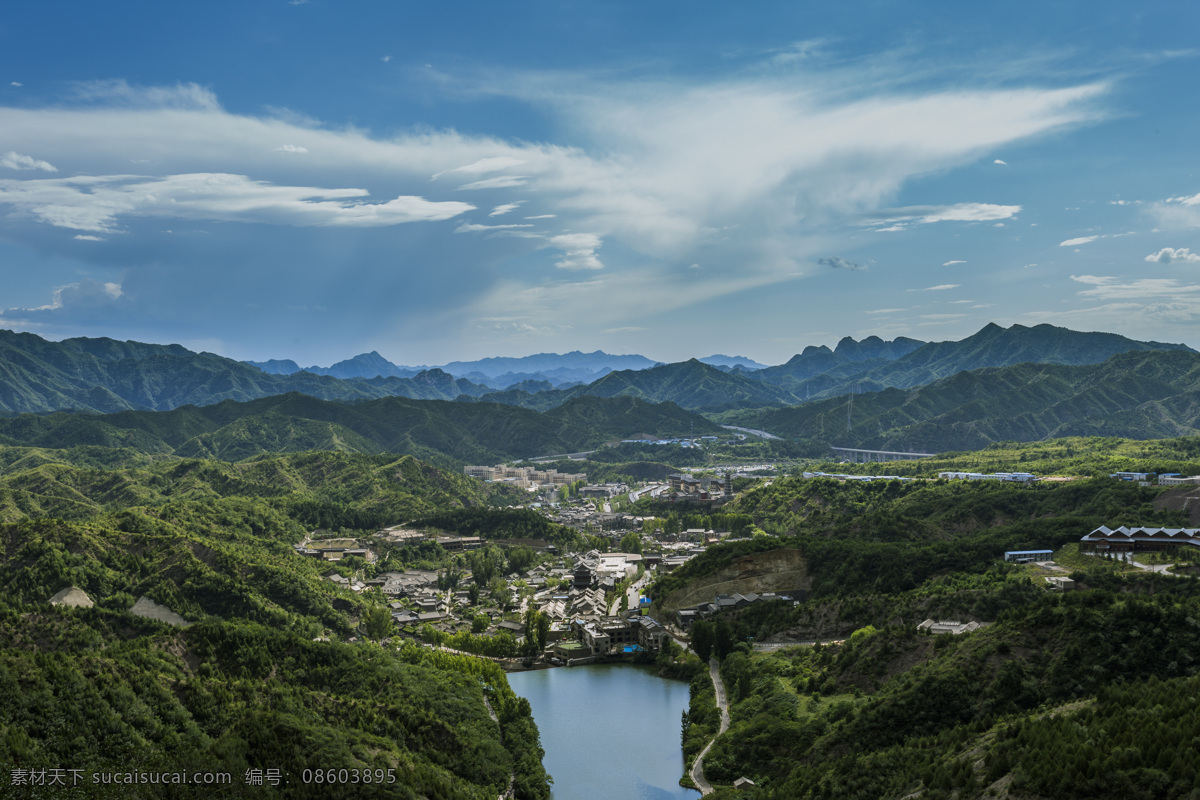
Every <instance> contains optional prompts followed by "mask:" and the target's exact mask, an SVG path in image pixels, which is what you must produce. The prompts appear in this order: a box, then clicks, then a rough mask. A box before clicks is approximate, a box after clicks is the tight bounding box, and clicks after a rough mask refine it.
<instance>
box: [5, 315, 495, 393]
mask: <svg viewBox="0 0 1200 800" xmlns="http://www.w3.org/2000/svg"><path fill="white" fill-rule="evenodd" d="M487 391H490V390H489V389H488V387H485V386H479V385H477V384H473V383H471V382H470V381H466V380H462V379H456V378H454V377H452V376H451V375H449V374H447V373H445V372H442V371H441V370H430V371H426V372H422V373H419V374H417V375H414V376H412V377H404V378H401V377H387V378H374V379H370V380H364V379H354V380H339V379H338V378H334V377H329V376H324V375H313V374H312V373H308V372H299V373H296V374H294V375H276V374H270V373H267V372H263V371H262V370H259V369H258V368H256V367H254V366H251V365H250V364H246V363H244V362H241V361H234V360H233V359H229V358H224V357H222V356H218V355H214V354H213V353H193V352H192V351H190V350H188V349H186V348H184V347H181V346H179V345H153V344H143V343H141V342H118V341H115V340H113V339H65V340H63V341H61V342H50V341H47V340H45V339H42V338H41V337H39V336H36V335H34V334H32V333H13V332H12V331H5V330H0V414H20V413H26V412H32V413H45V412H48V411H58V410H79V411H92V412H100V413H111V412H116V411H125V410H132V409H141V410H156V411H162V410H168V409H172V408H178V407H180V406H184V405H189V404H194V405H209V404H212V403H219V402H221V401H222V400H240V401H245V400H252V399H254V398H258V397H268V396H272V395H279V394H286V393H287V392H303V393H304V394H307V395H311V396H313V397H320V398H324V399H326V400H366V399H373V398H379V397H393V396H397V397H410V398H420V399H437V400H453V399H454V398H456V397H458V396H460V395H464V394H465V395H479V394H483V393H484V392H487Z"/></svg>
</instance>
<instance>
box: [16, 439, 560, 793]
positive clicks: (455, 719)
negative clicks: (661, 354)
mask: <svg viewBox="0 0 1200 800" xmlns="http://www.w3.org/2000/svg"><path fill="white" fill-rule="evenodd" d="M0 464H3V466H2V467H0V498H2V500H0V509H2V514H3V517H4V519H5V520H7V521H6V522H4V523H2V524H0V662H2V664H0V692H3V694H4V696H5V697H6V698H8V699H7V701H6V702H5V703H4V704H2V706H0V759H3V760H4V761H5V762H6V764H8V765H10V766H11V767H12V768H13V769H15V770H21V771H24V772H22V773H21V774H22V775H25V774H29V775H33V774H39V772H40V771H44V770H59V769H67V768H70V769H77V770H80V771H82V774H84V775H86V776H96V775H100V774H104V773H119V774H126V773H131V772H133V773H154V772H182V771H186V772H193V771H218V772H223V773H228V774H229V775H231V776H232V783H230V784H228V785H222V786H197V785H180V786H170V787H162V786H150V785H134V786H126V785H80V786H76V787H71V786H67V787H58V788H57V789H55V790H52V791H51V792H48V791H47V789H46V788H45V787H36V786H32V785H30V786H23V785H21V784H18V783H10V780H9V779H10V777H11V776H9V775H6V776H5V784H6V792H7V794H6V796H14V797H21V796H29V797H46V796H60V797H114V798H116V797H122V798H129V797H133V798H139V797H147V798H148V797H180V798H184V797H213V796H217V797H256V796H261V797H329V796H331V791H332V790H331V786H330V784H336V783H339V782H340V783H341V784H343V785H344V784H345V783H346V782H347V781H351V780H353V782H354V783H355V785H354V786H353V787H338V791H337V792H336V793H340V794H341V795H343V796H344V795H346V794H348V793H349V792H351V791H352V793H353V796H356V797H359V796H361V797H412V798H419V797H431V798H432V797H438V798H469V797H474V798H489V799H490V798H494V797H496V796H497V795H498V794H502V793H504V792H505V791H506V790H507V789H508V788H509V786H510V785H511V786H512V788H513V790H514V792H515V796H516V797H524V798H545V797H548V787H547V782H546V774H545V771H544V769H543V767H542V765H541V760H540V753H541V750H540V744H539V742H538V734H537V730H536V727H535V726H534V724H533V721H532V718H531V716H530V711H529V706H528V703H527V702H525V701H523V700H522V699H520V698H518V697H516V696H515V695H513V694H512V692H511V691H510V690H509V689H508V685H507V682H506V680H505V678H504V674H503V672H502V671H501V670H500V669H499V667H497V666H495V665H494V664H492V663H491V662H487V661H481V660H478V659H475V658H471V657H468V656H457V655H450V654H446V653H435V652H434V651H432V650H429V649H426V648H423V647H420V646H418V645H416V644H412V643H410V644H406V645H403V646H400V647H399V648H397V647H396V646H395V645H394V644H393V645H391V646H381V644H380V641H379V639H380V638H382V637H378V636H370V635H368V634H366V633H364V631H368V630H371V625H370V622H369V620H370V619H371V618H372V617H373V616H375V612H376V611H378V610H380V609H382V610H383V611H384V612H386V611H387V609H386V606H385V605H384V603H383V597H382V595H379V594H378V593H377V592H366V593H363V594H355V593H353V592H351V591H349V590H347V589H345V588H340V587H338V586H337V585H335V584H334V583H333V582H330V581H328V580H324V579H323V578H324V576H325V575H326V574H327V573H329V572H330V571H331V570H332V571H334V572H338V573H340V574H343V575H353V574H355V573H356V572H358V573H360V574H361V573H362V572H363V571H364V570H367V569H368V565H366V564H365V562H363V561H362V559H357V558H350V559H345V560H343V561H342V562H339V563H338V564H336V565H330V564H327V563H324V562H321V561H320V560H318V559H312V558H304V557H301V556H299V555H298V554H297V553H296V552H295V551H294V550H293V547H292V545H293V544H296V543H297V542H300V541H301V540H302V539H304V537H305V536H306V535H308V534H309V533H310V532H311V531H313V530H314V529H318V528H323V529H328V531H329V532H330V533H336V532H338V531H340V532H341V533H343V534H349V535H354V536H366V535H373V534H374V531H375V530H376V529H377V528H378V527H379V526H381V525H385V524H388V525H390V524H395V523H397V522H404V521H407V520H410V519H412V518H414V517H418V516H422V515H428V514H432V513H435V512H436V513H447V512H448V511H449V510H452V509H455V508H460V509H461V508H481V507H485V506H487V505H488V504H489V503H490V501H492V500H501V501H502V500H503V499H504V495H503V494H500V495H495V494H491V493H489V492H488V491H487V490H486V489H485V487H484V485H483V484H482V483H479V482H478V481H473V480H469V479H467V478H465V477H463V476H461V475H459V474H455V473H447V472H443V471H441V470H439V469H437V468H435V467H432V466H430V465H428V464H424V463H421V462H419V461H416V460H415V459H413V458H411V457H409V456H404V457H400V458H397V457H395V456H367V455H357V454H346V453H301V454H292V455H282V456H264V457H259V458H254V459H250V460H247V461H241V462H238V463H236V464H231V463H228V462H219V461H209V460H196V459H178V458H174V457H172V458H167V459H162V458H156V457H154V456H147V455H143V454H138V453H136V452H134V451H105V450H103V449H100V448H77V449H73V450H68V451H47V450H37V449H29V448H0ZM496 513H502V512H496ZM514 524H516V523H515V522H514ZM496 533H497V535H502V534H503V530H502V528H497V530H496ZM430 547H432V548H434V549H436V550H440V548H438V547H437V546H436V545H434V544H431V545H430ZM426 549H427V550H428V548H426ZM414 555H416V556H417V557H418V558H428V557H430V556H431V555H432V556H433V557H436V558H444V557H445V555H444V554H442V555H440V556H439V555H438V554H437V553H430V552H420V553H416V554H414ZM383 567H389V568H397V569H403V567H404V553H403V551H398V552H397V553H394V554H389V555H388V557H387V559H386V560H385V561H384V562H383V563H382V564H381V566H380V567H379V568H383ZM375 568H376V567H374V566H372V567H370V569H372V570H373V569H375ZM72 586H73V587H76V588H77V589H80V590H82V591H83V592H86V594H87V595H88V597H89V598H90V599H91V600H92V601H93V602H94V606H92V607H86V608H85V607H80V608H70V607H67V606H63V605H50V604H49V600H50V599H51V597H52V596H53V595H55V594H56V593H58V592H59V591H60V590H63V589H65V588H68V587H72ZM138 598H148V599H149V600H152V601H154V602H155V603H158V604H160V605H162V606H165V607H166V608H167V609H169V610H170V611H172V612H174V613H175V614H178V615H180V616H181V617H182V620H183V622H184V624H183V625H182V626H174V625H170V624H167V623H166V622H159V621H156V620H151V619H145V618H142V617H137V616H132V615H131V614H130V613H129V612H130V609H131V607H132V606H133V605H134V603H135V601H138ZM384 618H385V620H386V621H388V622H390V617H389V616H388V615H387V614H386V613H385V614H384ZM397 641H398V640H397ZM318 769H320V770H323V771H324V772H321V773H317V772H314V771H315V770H318ZM330 771H332V772H330ZM41 774H45V773H44V772H41ZM264 775H274V776H275V777H276V778H277V780H276V784H278V785H272V784H271V783H270V782H269V781H268V782H267V783H265V784H263V783H262V779H263V776H264ZM280 776H282V778H280ZM248 779H251V780H254V781H257V783H251V784H247V780H248ZM280 780H282V783H280ZM260 784H261V785H260ZM22 792H24V794H22Z"/></svg>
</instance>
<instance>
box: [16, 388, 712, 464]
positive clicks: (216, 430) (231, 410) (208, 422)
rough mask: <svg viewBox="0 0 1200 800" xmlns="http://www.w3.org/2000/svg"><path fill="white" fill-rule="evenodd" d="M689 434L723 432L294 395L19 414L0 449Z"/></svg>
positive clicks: (461, 447)
mask: <svg viewBox="0 0 1200 800" xmlns="http://www.w3.org/2000/svg"><path fill="white" fill-rule="evenodd" d="M689 430H692V431H694V432H695V433H696V434H702V433H716V432H719V431H720V428H719V427H718V426H716V425H715V424H713V423H711V422H709V421H708V420H706V419H704V418H703V417H700V416H698V415H696V414H692V413H690V412H687V411H685V410H683V409H681V408H679V407H678V406H675V405H672V404H669V403H666V404H659V405H652V404H649V403H646V402H643V401H641V400H638V399H637V398H632V397H617V398H599V397H581V398H577V399H575V400H572V401H570V402H568V403H564V404H563V405H561V406H559V407H557V408H555V409H552V410H550V411H547V412H545V413H539V412H537V411H532V410H529V409H524V408H517V407H513V406H506V405H500V404H494V403H451V402H446V401H442V400H409V399H406V398H399V397H388V398H383V399H379V400H372V401H368V402H363V403H354V404H347V403H338V402H332V401H328V400H318V399H316V398H312V397H308V396H307V395H302V394H295V393H293V394H287V395H278V396H274V397H266V398H262V399H259V400H252V401H249V402H244V403H239V402H235V401H226V402H223V403H218V404H216V405H212V406H199V407H198V406H184V407H182V408H177V409H174V410H172V411H161V412H147V411H125V412H121V413H117V414H109V415H102V416H98V415H94V414H72V413H66V412H59V413H57V414H50V415H46V416H34V415H22V416H19V417H15V418H11V419H0V444H8V445H14V446H25V447H49V448H67V447H78V446H81V445H90V446H102V447H132V448H137V449H139V450H141V451H143V452H148V453H160V454H175V455H179V456H185V457H193V458H220V459H223V460H226V461H238V460H241V459H244V458H248V457H250V456H254V455H257V454H260V453H271V452H302V451H307V450H335V451H347V452H358V453H408V454H411V455H416V456H418V457H434V458H441V459H445V458H449V459H450V460H451V461H453V462H457V463H463V462H466V463H489V464H490V463H496V462H498V461H507V460H510V459H513V458H528V457H532V456H540V455H551V454H555V453H570V452H576V451H580V450H586V449H591V448H594V447H596V446H598V445H600V444H602V443H604V442H606V441H610V440H612V439H620V438H624V437H627V436H631V435H633V434H636V433H641V432H649V433H652V434H657V435H663V436H669V435H681V434H686V433H688V431H689Z"/></svg>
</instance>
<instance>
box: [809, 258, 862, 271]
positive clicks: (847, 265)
mask: <svg viewBox="0 0 1200 800" xmlns="http://www.w3.org/2000/svg"><path fill="white" fill-rule="evenodd" d="M817 263H818V264H820V265H821V266H823V267H832V268H833V269H849V270H855V271H858V272H863V271H865V270H866V266H865V265H863V264H856V263H854V262H853V261H848V260H846V259H844V258H842V257H841V256H831V257H829V258H818V259H817Z"/></svg>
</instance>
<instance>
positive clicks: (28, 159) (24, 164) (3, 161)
mask: <svg viewBox="0 0 1200 800" xmlns="http://www.w3.org/2000/svg"><path fill="white" fill-rule="evenodd" d="M0 167H8V168H9V169H19V170H26V169H37V170H41V171H42V172H58V168H57V167H55V166H54V165H53V164H51V163H50V162H49V161H41V160H40V159H36V158H34V157H33V156H26V155H21V154H20V153H14V152H13V151H12V150H9V151H8V152H7V153H5V154H4V155H0Z"/></svg>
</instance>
